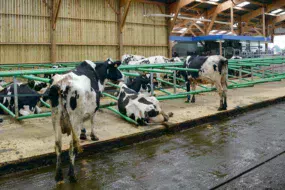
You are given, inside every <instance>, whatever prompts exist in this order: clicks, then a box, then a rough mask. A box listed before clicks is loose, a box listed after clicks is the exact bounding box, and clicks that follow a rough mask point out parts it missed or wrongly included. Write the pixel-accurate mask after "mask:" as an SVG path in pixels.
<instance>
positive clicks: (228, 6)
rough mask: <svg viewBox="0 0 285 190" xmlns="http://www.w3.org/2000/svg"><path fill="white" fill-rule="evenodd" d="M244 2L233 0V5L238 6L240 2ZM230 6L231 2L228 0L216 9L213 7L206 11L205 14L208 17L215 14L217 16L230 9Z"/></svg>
mask: <svg viewBox="0 0 285 190" xmlns="http://www.w3.org/2000/svg"><path fill="white" fill-rule="evenodd" d="M244 1H246V0H235V1H234V2H235V4H240V3H242V2H244ZM231 4H232V1H231V0H228V1H225V2H223V3H221V4H219V5H218V6H217V7H214V8H212V9H210V10H208V11H207V14H208V16H209V17H211V16H213V15H214V14H215V12H217V14H219V13H221V12H223V11H225V10H227V9H229V8H231Z"/></svg>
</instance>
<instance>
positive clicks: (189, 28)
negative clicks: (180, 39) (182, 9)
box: [180, 23, 193, 36]
mask: <svg viewBox="0 0 285 190" xmlns="http://www.w3.org/2000/svg"><path fill="white" fill-rule="evenodd" d="M192 26H193V23H192V24H190V26H189V27H188V28H187V30H185V31H184V32H183V33H182V34H181V35H180V36H185V34H187V33H188V31H192V29H191V28H192Z"/></svg>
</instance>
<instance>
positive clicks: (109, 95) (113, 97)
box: [102, 92, 118, 100]
mask: <svg viewBox="0 0 285 190" xmlns="http://www.w3.org/2000/svg"><path fill="white" fill-rule="evenodd" d="M102 94H103V95H104V96H108V97H109V98H112V99H114V100H118V98H117V97H115V96H112V95H111V94H108V93H106V92H102Z"/></svg>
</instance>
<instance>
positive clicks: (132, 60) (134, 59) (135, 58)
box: [123, 55, 182, 87]
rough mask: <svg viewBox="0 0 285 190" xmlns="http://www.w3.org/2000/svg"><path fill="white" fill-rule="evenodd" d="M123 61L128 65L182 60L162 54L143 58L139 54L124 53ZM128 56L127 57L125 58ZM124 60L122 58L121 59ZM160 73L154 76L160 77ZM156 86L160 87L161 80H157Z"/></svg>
mask: <svg viewBox="0 0 285 190" xmlns="http://www.w3.org/2000/svg"><path fill="white" fill-rule="evenodd" d="M123 57H124V58H125V60H127V61H125V62H126V63H127V64H128V65H144V64H163V63H175V62H182V61H181V60H180V59H179V57H174V58H170V59H169V58H166V57H164V56H151V57H148V58H143V56H139V55H124V56H123ZM127 58H128V59H127ZM123 61H124V60H123ZM160 75H161V74H160V73H156V77H157V78H160ZM158 86H159V87H161V82H158Z"/></svg>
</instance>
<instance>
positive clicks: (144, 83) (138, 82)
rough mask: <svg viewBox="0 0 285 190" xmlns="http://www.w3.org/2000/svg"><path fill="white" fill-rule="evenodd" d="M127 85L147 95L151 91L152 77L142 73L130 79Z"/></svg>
mask: <svg viewBox="0 0 285 190" xmlns="http://www.w3.org/2000/svg"><path fill="white" fill-rule="evenodd" d="M127 87H128V88H130V89H132V90H134V91H135V92H137V93H142V94H144V95H146V96H150V93H151V86H150V78H149V77H147V76H146V75H140V76H138V77H136V78H134V79H130V81H129V82H128V83H127Z"/></svg>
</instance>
